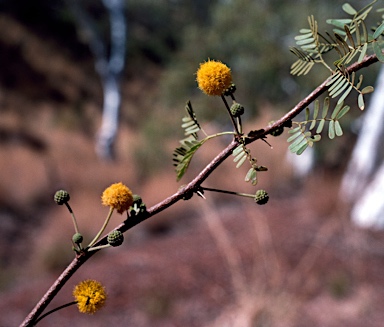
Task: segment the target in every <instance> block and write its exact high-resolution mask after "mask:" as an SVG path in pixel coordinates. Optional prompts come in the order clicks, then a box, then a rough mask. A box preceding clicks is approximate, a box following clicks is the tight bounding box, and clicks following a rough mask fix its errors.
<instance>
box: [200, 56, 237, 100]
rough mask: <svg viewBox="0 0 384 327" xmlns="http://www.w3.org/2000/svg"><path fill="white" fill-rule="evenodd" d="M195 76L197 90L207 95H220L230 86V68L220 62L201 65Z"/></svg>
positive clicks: (208, 62)
mask: <svg viewBox="0 0 384 327" xmlns="http://www.w3.org/2000/svg"><path fill="white" fill-rule="evenodd" d="M196 75H197V78H196V81H197V84H198V86H199V89H200V90H202V91H203V92H204V93H206V94H208V95H222V94H223V93H224V91H225V90H226V89H228V88H229V87H230V86H231V84H232V75H231V70H230V68H228V66H226V65H225V64H223V63H222V62H220V61H214V60H208V61H207V62H204V63H201V64H200V67H199V69H198V70H197V73H196Z"/></svg>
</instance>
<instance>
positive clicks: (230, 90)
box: [223, 83, 236, 96]
mask: <svg viewBox="0 0 384 327" xmlns="http://www.w3.org/2000/svg"><path fill="white" fill-rule="evenodd" d="M235 91H236V85H235V84H233V83H232V84H231V86H230V87H229V88H227V89H226V90H225V91H224V93H223V94H224V95H225V96H229V95H231V94H233V93H235Z"/></svg>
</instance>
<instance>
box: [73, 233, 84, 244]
mask: <svg viewBox="0 0 384 327" xmlns="http://www.w3.org/2000/svg"><path fill="white" fill-rule="evenodd" d="M72 241H73V243H75V244H80V243H81V242H83V235H81V234H80V233H76V234H73V236H72Z"/></svg>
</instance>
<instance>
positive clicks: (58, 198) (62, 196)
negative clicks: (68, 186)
mask: <svg viewBox="0 0 384 327" xmlns="http://www.w3.org/2000/svg"><path fill="white" fill-rule="evenodd" d="M53 198H54V200H55V202H56V203H57V204H58V205H60V206H61V205H63V204H65V203H67V202H68V201H69V199H70V197H69V193H68V192H67V191H65V190H60V191H57V192H56V193H55V196H54V197H53Z"/></svg>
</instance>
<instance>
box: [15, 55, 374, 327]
mask: <svg viewBox="0 0 384 327" xmlns="http://www.w3.org/2000/svg"><path fill="white" fill-rule="evenodd" d="M377 61H378V59H377V57H376V55H371V56H367V57H365V58H364V60H363V61H362V62H360V63H355V64H353V65H351V66H349V67H348V68H347V69H346V70H347V72H348V73H352V72H355V71H358V70H360V69H362V68H364V67H368V66H370V65H372V64H373V63H376V62H377ZM328 80H329V79H327V80H326V81H324V82H323V83H322V84H320V85H319V86H318V87H317V88H316V89H315V90H314V91H313V92H311V93H310V94H309V95H308V96H307V97H306V98H304V99H303V100H302V101H300V102H299V103H298V104H297V105H296V106H295V107H294V108H293V109H291V110H290V111H289V112H288V113H287V114H286V115H284V116H283V117H281V118H280V119H279V120H277V121H276V122H275V123H274V124H273V125H270V126H267V127H265V128H264V129H260V130H258V131H256V132H253V133H252V132H251V133H249V134H248V137H247V138H246V142H247V143H252V142H254V141H256V140H258V139H264V138H266V136H267V135H268V134H270V133H271V132H273V131H274V130H275V129H277V128H279V127H281V126H284V125H286V124H287V123H289V121H291V120H292V119H293V118H294V117H296V116H297V115H298V114H299V113H300V112H302V111H303V110H304V109H305V108H306V107H307V106H308V105H310V104H311V103H312V102H313V101H314V100H315V99H316V98H318V97H319V96H320V95H321V94H323V93H324V92H325V91H326V90H327V85H326V84H327V82H328ZM239 144H240V141H239V140H238V139H236V138H235V139H234V140H232V142H231V143H230V144H229V145H228V146H227V147H226V148H225V149H224V150H222V151H221V152H220V153H219V154H218V155H217V156H216V157H215V158H214V159H213V160H212V161H211V162H210V163H209V164H208V165H207V166H206V167H205V168H204V169H203V170H202V171H201V172H200V173H199V174H198V175H197V176H196V177H195V178H194V179H193V180H192V181H191V182H190V183H189V184H187V185H186V186H185V187H184V188H182V189H181V190H179V191H178V192H176V193H175V194H173V195H171V196H169V197H168V198H166V199H165V200H163V201H161V202H159V203H158V204H156V205H154V206H152V207H151V208H149V209H148V210H147V213H146V214H145V215H138V216H132V217H129V219H127V220H126V221H125V222H124V223H122V224H120V225H119V226H117V227H116V228H115V229H116V230H120V231H121V232H125V231H127V230H129V229H131V228H132V227H134V226H136V225H137V224H139V223H141V222H143V221H144V220H146V219H148V218H150V217H152V216H154V215H156V214H158V213H159V212H161V211H163V210H165V209H167V208H168V207H170V206H172V205H173V204H175V203H176V202H178V201H179V200H181V199H183V198H185V197H187V195H189V194H191V193H194V192H196V191H197V190H198V189H199V187H200V185H201V184H202V183H203V182H204V181H205V180H206V179H207V178H208V177H209V176H210V175H211V173H212V172H213V171H214V170H215V169H216V168H217V167H218V166H219V165H220V164H221V163H223V162H224V160H225V159H227V158H228V157H229V156H230V155H231V154H232V151H233V150H234V149H235V148H236V147H237V146H238V145H239ZM104 244H107V236H104V237H103V238H102V239H100V241H99V242H97V243H96V244H95V246H99V245H104ZM96 252H98V251H91V252H85V253H82V254H80V255H79V256H77V257H76V258H75V259H73V261H72V262H71V263H70V264H69V266H68V267H67V268H66V269H65V270H64V271H63V273H62V274H61V275H60V276H59V278H58V279H57V280H56V281H55V282H54V283H53V285H52V286H51V287H50V288H49V290H48V291H47V292H46V294H45V295H44V296H43V297H42V299H41V300H40V301H39V302H38V303H37V305H36V306H35V308H34V309H33V310H32V311H31V313H30V314H29V315H28V316H27V317H26V318H25V320H24V321H23V323H22V324H21V325H20V327H27V326H33V323H34V321H35V320H36V319H37V318H38V317H39V315H41V314H42V312H43V311H44V310H45V308H46V307H47V306H48V304H49V303H50V302H51V301H52V299H53V298H54V297H55V296H56V294H57V293H58V292H59V291H60V289H61V288H62V287H63V286H64V284H65V283H66V282H67V281H68V280H69V278H70V277H71V276H72V275H73V274H74V273H75V272H76V271H77V269H78V268H80V267H81V266H82V265H83V264H84V263H85V262H86V261H87V260H88V259H89V258H90V257H91V256H92V255H94V254H95V253H96Z"/></svg>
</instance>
